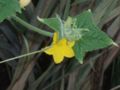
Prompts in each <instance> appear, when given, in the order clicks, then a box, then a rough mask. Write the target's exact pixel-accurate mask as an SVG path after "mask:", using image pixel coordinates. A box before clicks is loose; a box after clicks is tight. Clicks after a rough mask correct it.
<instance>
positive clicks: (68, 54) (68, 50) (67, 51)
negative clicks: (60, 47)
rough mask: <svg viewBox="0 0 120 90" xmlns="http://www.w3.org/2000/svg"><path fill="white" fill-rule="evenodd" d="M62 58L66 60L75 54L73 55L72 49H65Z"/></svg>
mask: <svg viewBox="0 0 120 90" xmlns="http://www.w3.org/2000/svg"><path fill="white" fill-rule="evenodd" d="M64 56H65V57H68V58H71V57H74V56H75V54H74V51H73V49H72V48H70V47H66V49H65V50H64Z"/></svg>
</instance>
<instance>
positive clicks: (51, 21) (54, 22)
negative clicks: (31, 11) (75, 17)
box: [38, 17, 61, 32]
mask: <svg viewBox="0 0 120 90" xmlns="http://www.w3.org/2000/svg"><path fill="white" fill-rule="evenodd" d="M38 20H39V21H40V22H41V23H43V24H46V25H47V26H49V27H50V28H51V29H53V30H54V31H55V32H59V31H61V22H60V21H59V19H58V18H48V19H47V18H39V17H38Z"/></svg>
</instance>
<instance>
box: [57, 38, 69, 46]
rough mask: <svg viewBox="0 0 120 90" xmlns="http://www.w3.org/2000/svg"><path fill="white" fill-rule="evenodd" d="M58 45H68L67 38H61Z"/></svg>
mask: <svg viewBox="0 0 120 90" xmlns="http://www.w3.org/2000/svg"><path fill="white" fill-rule="evenodd" d="M58 45H60V46H66V45H67V40H66V39H65V38H63V39H61V40H60V41H59V42H58Z"/></svg>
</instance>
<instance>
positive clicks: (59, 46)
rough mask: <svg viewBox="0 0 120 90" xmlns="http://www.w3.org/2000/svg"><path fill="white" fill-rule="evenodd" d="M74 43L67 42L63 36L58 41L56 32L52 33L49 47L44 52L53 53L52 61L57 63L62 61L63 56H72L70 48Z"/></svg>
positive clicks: (72, 52)
mask: <svg viewBox="0 0 120 90" xmlns="http://www.w3.org/2000/svg"><path fill="white" fill-rule="evenodd" d="M74 44H75V42H74V41H71V42H69V41H67V40H66V39H65V38H63V39H61V40H59V41H58V33H54V36H53V42H52V45H51V47H50V48H48V49H46V50H45V51H44V52H45V53H47V54H48V55H53V59H54V62H55V63H56V64H58V63H61V62H62V61H63V59H64V57H67V58H71V57H73V56H74V51H73V49H72V47H73V46H74Z"/></svg>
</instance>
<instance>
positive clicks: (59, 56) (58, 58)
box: [53, 52, 64, 64]
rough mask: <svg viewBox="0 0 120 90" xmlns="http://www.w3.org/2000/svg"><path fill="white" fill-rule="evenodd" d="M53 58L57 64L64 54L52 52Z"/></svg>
mask: <svg viewBox="0 0 120 90" xmlns="http://www.w3.org/2000/svg"><path fill="white" fill-rule="evenodd" d="M53 59H54V62H55V63H56V64H59V63H61V62H62V61H63V59H64V56H63V55H61V54H60V53H58V52H57V53H54V54H53Z"/></svg>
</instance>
